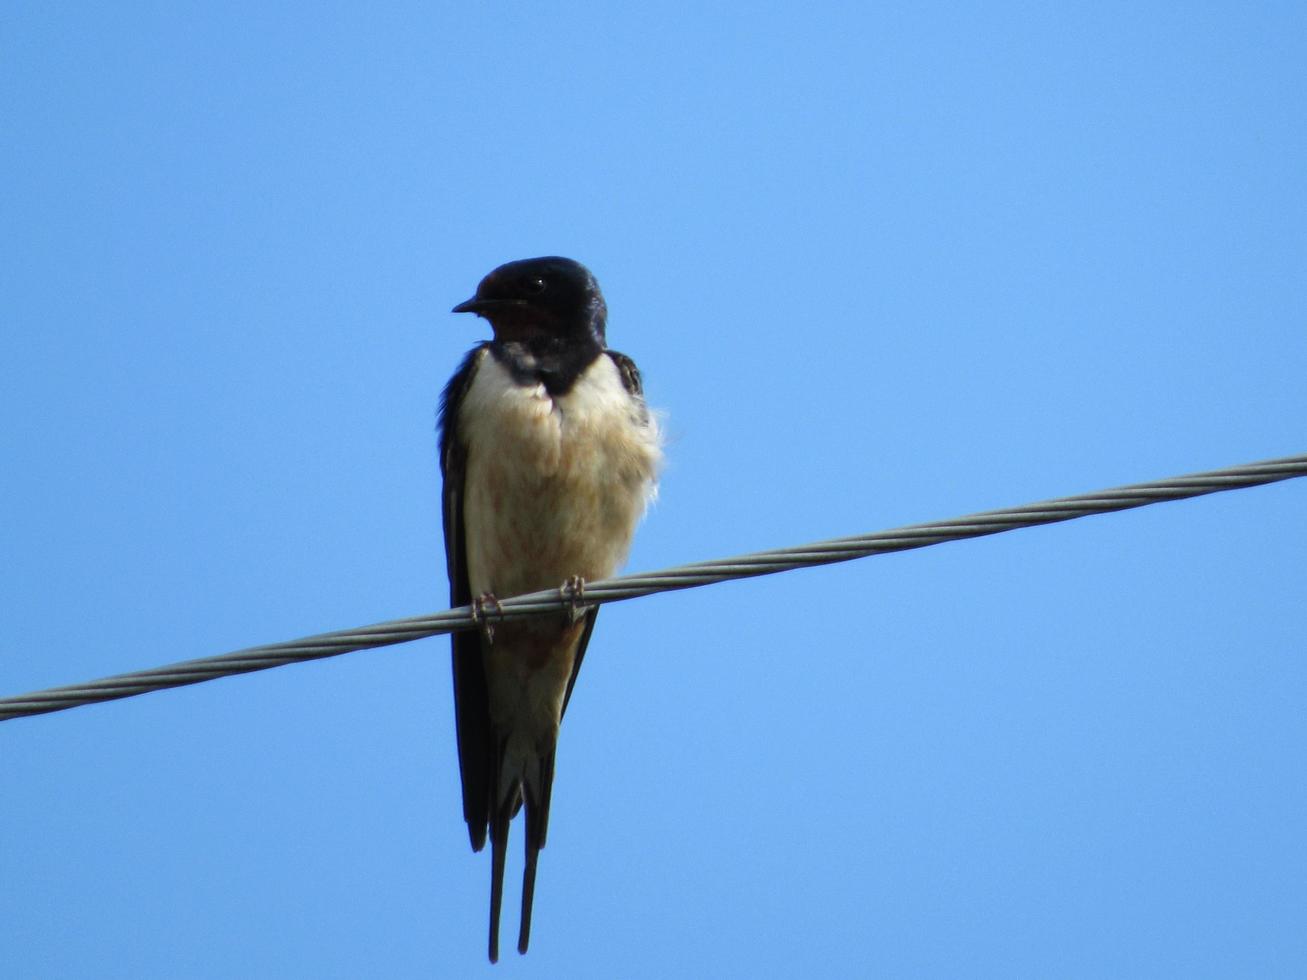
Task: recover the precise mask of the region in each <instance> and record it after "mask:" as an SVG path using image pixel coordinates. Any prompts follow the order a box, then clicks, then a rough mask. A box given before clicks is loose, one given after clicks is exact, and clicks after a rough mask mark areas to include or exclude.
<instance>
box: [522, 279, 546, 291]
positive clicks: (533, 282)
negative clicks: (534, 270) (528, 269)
mask: <svg viewBox="0 0 1307 980" xmlns="http://www.w3.org/2000/svg"><path fill="white" fill-rule="evenodd" d="M525 285H526V291H527V292H528V293H543V292H544V291H545V281H544V280H543V279H541V278H540V277H539V276H536V277H535V278H533V279H528V280H527V281H526V283H525Z"/></svg>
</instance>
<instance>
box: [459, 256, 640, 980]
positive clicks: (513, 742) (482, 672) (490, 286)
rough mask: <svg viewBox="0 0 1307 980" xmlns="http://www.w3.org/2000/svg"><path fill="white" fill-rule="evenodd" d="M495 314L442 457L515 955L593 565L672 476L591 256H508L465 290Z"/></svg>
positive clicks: (471, 779) (590, 616) (479, 794)
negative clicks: (536, 605) (555, 595)
mask: <svg viewBox="0 0 1307 980" xmlns="http://www.w3.org/2000/svg"><path fill="white" fill-rule="evenodd" d="M452 312H454V313H474V314H476V315H477V316H479V317H482V318H484V319H485V320H487V321H488V322H489V324H490V327H491V331H492V337H491V339H490V340H487V341H483V342H481V343H479V344H477V345H476V346H475V347H473V348H472V350H471V351H469V352H468V354H467V356H466V357H465V358H464V359H463V362H462V364H461V365H460V367H459V368H458V370H457V372H456V373H455V374H454V376H453V377H452V378H451V379H450V381H449V383H448V384H447V385H446V386H445V389H444V392H443V394H442V395H441V399H440V421H439V429H440V469H441V477H442V481H443V492H442V504H443V518H444V533H445V558H446V564H447V570H448V574H449V592H450V604H451V605H452V606H455V607H458V606H471V607H472V609H473V612H474V618H477V619H478V620H479V622H480V623H481V629H480V630H467V631H463V632H458V633H454V634H452V641H453V671H454V715H455V728H456V733H457V741H458V761H459V772H460V776H461V780H462V790H463V818H464V820H465V821H466V822H467V829H468V835H469V837H470V839H471V842H472V850H473V851H478V852H479V851H480V850H482V848H484V847H485V844H486V839H487V835H488V836H489V840H490V847H491V885H490V942H489V954H490V962H492V963H494V962H496V961H497V960H498V958H499V918H500V908H501V906H502V902H503V888H504V862H505V856H506V854H507V848H508V830H509V824H510V822H511V821H512V819H513V818H514V817H515V816H516V815H517V813H518V811H519V810H520V809H522V808H523V806H525V809H526V819H525V838H526V860H525V865H524V871H523V879H522V911H521V919H520V926H519V933H518V944H517V948H518V952H519V953H525V952H526V951H527V946H528V943H529V941H530V934H531V909H532V903H533V901H534V894H535V878H536V864H537V861H538V858H539V853H540V849H541V848H542V847H544V845H545V837H546V831H547V829H548V824H549V802H550V793H551V789H552V785H553V778H554V756H555V752H556V749H557V745H558V733H559V726H560V724H561V722H562V718H563V714H564V712H565V711H566V710H567V705H568V701H569V700H570V699H571V696H572V688H573V686H574V685H575V683H576V677H577V672H578V671H579V670H580V668H581V661H582V658H583V657H584V656H585V651H586V647H587V646H588V645H589V642H590V636H591V634H592V633H593V631H594V626H595V619H596V617H597V615H598V608H597V607H594V606H592V607H589V608H587V607H586V606H585V605H584V602H583V599H584V583H585V581H586V580H594V579H600V578H606V577H608V576H610V575H612V574H613V573H614V572H615V571H616V570H617V568H618V567H619V566H620V565H621V564H622V563H623V562H624V561H625V559H626V555H627V552H628V550H629V548H630V545H631V540H632V537H633V535H634V532H635V527H636V525H637V524H638V523H639V521H640V520H641V518H642V517H643V515H644V512H645V510H646V508H647V506H648V504H649V503H650V501H651V500H652V499H653V497H654V495H655V493H656V487H657V477H658V472H659V469H660V467H661V464H662V439H661V435H660V432H659V424H658V418H657V417H656V416H655V414H654V413H653V412H651V411H650V409H649V407H648V406H647V405H646V403H645V399H644V389H643V385H642V381H641V377H640V372H639V371H638V369H637V368H636V366H635V362H634V361H632V360H631V358H629V357H627V356H626V355H625V354H620V353H618V352H617V351H614V350H610V349H608V345H607V338H606V327H607V317H608V309H607V305H606V304H605V302H604V297H603V294H602V292H601V291H600V289H599V284H598V282H597V281H596V280H595V277H594V276H593V275H592V274H591V272H590V271H589V270H588V269H587V268H586V267H585V266H583V265H582V264H581V263H579V262H576V261H574V260H572V259H567V258H563V257H561V256H543V257H540V258H533V259H521V260H518V261H515V262H508V263H505V264H504V265H501V266H499V267H497V268H495V269H494V270H492V271H491V272H490V273H489V274H487V275H486V276H485V278H483V279H482V280H481V282H480V283H479V284H478V286H477V289H476V294H475V295H474V296H473V297H472V298H471V299H469V300H467V301H465V302H463V303H460V304H458V305H457V306H455V307H454V309H453V311H452ZM555 587H556V588H558V589H559V590H560V592H561V594H562V596H563V597H564V599H566V600H570V601H569V602H568V603H567V605H566V606H565V607H564V608H563V611H562V612H560V613H556V614H550V615H542V616H534V617H530V618H526V619H514V620H511V621H501V622H495V623H492V622H491V618H490V617H489V616H488V615H487V610H490V609H495V608H497V607H498V597H505V598H506V597H508V596H513V595H519V594H522V593H527V592H536V591H541V590H544V589H552V588H555Z"/></svg>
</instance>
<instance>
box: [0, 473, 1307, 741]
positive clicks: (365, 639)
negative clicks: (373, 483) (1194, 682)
mask: <svg viewBox="0 0 1307 980" xmlns="http://www.w3.org/2000/svg"><path fill="white" fill-rule="evenodd" d="M1299 476H1307V455H1302V456H1286V457H1284V458H1283V459H1271V460H1266V461H1265V462H1261V463H1248V464H1246V465H1244V466H1233V467H1230V468H1229V469H1223V470H1212V471H1210V472H1207V473H1193V474H1189V475H1187V476H1177V477H1172V478H1170V479H1167V480H1157V481H1155V482H1153V483H1137V484H1133V485H1131V486H1124V487H1115V488H1113V489H1111V490H1099V491H1096V492H1094V493H1086V494H1080V495H1079V496H1075V497H1060V498H1057V499H1055V500H1044V501H1041V502H1039V503H1034V504H1026V505H1025V506H1023V507H1010V508H1007V509H1005V510H990V511H984V512H982V513H979V514H969V515H967V516H965V517H955V518H953V519H951V520H945V521H931V522H929V523H926V524H912V525H909V526H907V527H899V528H894V529H893V530H889V531H877V532H874V533H872V534H862V535H857V536H855V537H851V538H836V539H835V540H833V541H819V542H816V543H813V544H805V545H798V546H796V547H792V548H778V549H776V550H774V551H761V552H757V553H755V554H751V555H739V556H737V557H735V558H718V559H713V560H710V561H701V562H695V563H693V564H689V565H681V566H679V567H676V568H667V569H663V570H662V571H656V572H644V573H641V574H637V575H624V576H621V577H618V578H610V579H603V580H602V581H598V582H588V583H586V585H585V591H584V603H585V604H586V605H598V604H600V603H604V602H616V601H618V600H621V599H634V598H636V597H637V596H644V595H650V594H652V593H655V592H668V591H671V590H673V589H688V588H693V587H695V586H699V585H711V584H712V583H714V582H725V581H728V580H730V579H738V578H750V577H752V576H755V575H770V574H772V573H774V572H788V571H790V570H792V569H795V568H806V567H809V566H812V565H828V564H832V563H834V562H841V561H850V560H852V559H854V558H865V557H867V556H868V555H879V554H885V553H887V552H892V551H907V550H910V549H912V548H924V547H927V546H928V545H933V544H942V543H943V542H945V541H958V540H961V539H963V538H978V537H983V536H984V535H987V534H998V533H1000V532H1002V531H1011V530H1015V529H1016V528H1021V527H1034V526H1036V525H1040V524H1055V523H1057V522H1059V521H1070V520H1074V519H1075V518H1078V517H1087V516H1089V515H1091V514H1105V513H1108V512H1111V511H1118V510H1129V509H1131V508H1133V507H1144V506H1146V505H1148V504H1155V503H1160V502H1162V501H1165V500H1184V499H1186V498H1188V497H1199V496H1202V495H1203V494H1208V493H1219V492H1220V491H1223V490H1238V489H1240V488H1243V487H1255V486H1259V485H1261V484H1264V483H1275V482H1278V481H1280V480H1289V479H1292V478H1294V477H1299ZM569 602H570V600H569V599H568V598H566V597H565V596H563V595H562V594H561V593H560V591H559V590H557V589H550V590H546V591H544V592H533V593H531V594H530V595H523V596H517V597H515V598H511V599H504V600H502V602H501V603H500V609H499V610H498V611H496V612H495V613H494V614H493V615H491V616H488V617H487V618H488V619H490V620H491V621H499V620H500V619H501V618H502V619H518V618H520V617H523V616H531V615H537V614H540V613H559V612H561V611H562V610H563V609H564V608H566V607H567V606H568V605H569ZM475 625H476V623H475V621H474V620H473V618H472V610H471V609H470V608H469V607H468V606H460V607H458V608H457V609H448V610H445V611H444V612H439V613H435V614H433V615H430V616H416V617H413V618H412V619H397V620H392V621H391V622H387V623H377V624H375V625H372V626H363V627H359V628H358V629H350V630H339V631H337V632H334V633H320V634H318V635H317V636H309V637H305V638H304V639H301V640H290V641H287V642H285V643H270V644H268V645H267V646H259V647H250V648H249V649H247V650H239V651H237V652H235V653H227V654H222V655H221V656H216V657H203V658H201V659H199V660H185V661H182V662H181V663H176V664H169V665H168V666H165V667H155V668H152V669H150V670H140V671H135V672H133V673H130V674H118V675H116V676H113V677H105V678H103V679H101V680H96V681H89V682H87V683H85V684H76V685H71V686H68V687H55V688H50V689H49V690H45V691H34V692H33V693H31V694H20V695H18V696H16V697H10V698H0V721H5V720H8V719H10V718H21V717H24V716H26V715H38V714H44V713H45V712H49V711H62V710H64V709H65V708H75V707H77V706H79V705H83V704H92V703H94V702H97V701H112V700H114V699H116V698H126V697H131V696H133V695H136V694H145V693H146V692H148V691H159V690H163V689H164V688H169V687H181V686H183V685H185V684H198V683H199V682H201V681H209V680H213V679H215V678H218V677H226V676H228V675H231V674H244V673H249V672H250V671H254V670H266V669H268V668H269V667H280V666H282V665H284V664H292V663H300V662H302V661H305V660H318V659H321V658H323V657H334V656H336V655H337V654H341V653H350V652H352V651H354V650H366V649H369V648H372V647H383V646H390V645H392V644H395V643H406V642H408V641H409V640H419V639H422V638H423V637H427V636H435V635H437V634H440V633H452V632H455V631H457V630H462V629H470V628H472V627H473V626H475Z"/></svg>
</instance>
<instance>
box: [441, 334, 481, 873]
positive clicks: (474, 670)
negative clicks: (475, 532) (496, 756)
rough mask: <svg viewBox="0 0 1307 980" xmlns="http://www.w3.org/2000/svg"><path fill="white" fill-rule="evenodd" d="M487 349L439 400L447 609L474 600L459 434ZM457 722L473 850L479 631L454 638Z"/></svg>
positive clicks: (477, 826) (477, 798)
mask: <svg viewBox="0 0 1307 980" xmlns="http://www.w3.org/2000/svg"><path fill="white" fill-rule="evenodd" d="M484 347H485V345H484V344H483V345H481V346H479V347H474V348H473V349H472V350H471V351H470V352H469V353H468V355H467V357H466V358H464V360H463V363H462V364H461V365H460V366H459V369H458V372H457V373H456V374H455V375H454V376H453V377H452V378H451V379H450V381H449V384H447V385H446V386H445V391H444V394H442V395H441V396H440V474H441V477H442V478H443V481H442V482H443V484H444V494H443V504H444V506H443V508H442V511H443V518H444V526H445V563H446V566H447V569H448V571H449V604H450V605H451V606H465V605H467V604H468V603H469V602H471V601H472V595H471V588H470V586H469V584H468V571H467V549H466V547H465V546H464V541H463V480H464V477H465V475H466V469H467V452H466V450H465V449H464V448H463V447H462V445H460V443H459V440H458V438H457V437H456V433H455V429H456V428H457V426H458V411H459V407H460V406H461V405H462V402H463V396H464V395H466V394H467V389H468V387H469V386H470V384H471V382H472V376H473V375H474V374H475V373H476V367H477V362H478V360H479V359H480V355H481V351H482V350H483V349H484ZM452 640H453V649H454V656H453V663H454V719H455V727H456V729H457V732H458V768H459V772H460V773H461V774H462V777H463V819H464V820H466V821H467V832H468V836H469V837H470V838H471V840H472V849H473V850H474V851H479V850H481V848H483V847H485V845H486V830H487V827H488V824H489V822H490V779H491V772H492V764H493V760H492V759H491V758H490V751H491V746H492V743H491V737H490V708H489V705H490V697H489V693H488V690H487V687H486V671H485V665H484V663H483V662H482V659H481V637H480V636H479V635H478V634H477V632H476V631H475V630H463V631H462V632H459V633H455V634H454V635H453V637H452Z"/></svg>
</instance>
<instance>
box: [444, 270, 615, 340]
mask: <svg viewBox="0 0 1307 980" xmlns="http://www.w3.org/2000/svg"><path fill="white" fill-rule="evenodd" d="M454 312H455V313H475V314H477V315H478V316H483V317H485V318H486V319H487V320H489V321H490V326H491V327H492V328H494V331H495V339H496V340H497V341H501V342H512V341H520V342H526V343H528V344H530V343H531V342H532V341H554V342H558V341H564V342H571V341H581V342H583V343H598V345H599V346H600V347H603V346H604V325H605V321H606V319H607V316H608V308H607V307H606V306H605V305H604V297H603V294H602V293H601V292H599V283H597V282H596V281H595V277H594V276H592V275H591V274H590V270H589V269H587V268H586V267H585V266H583V265H582V264H581V263H580V262H574V261H573V260H572V259H565V258H562V257H561V256H557V255H546V256H544V257H542V258H538V259H519V260H518V261H516V262H507V263H505V264H504V265H501V266H500V267H499V268H497V269H495V270H494V271H493V272H491V273H490V274H489V275H488V276H486V277H485V278H484V279H482V280H481V284H480V285H479V286H477V291H476V295H475V296H473V297H472V298H471V299H470V300H468V301H467V302H465V303H459V304H458V305H457V306H456V307H454Z"/></svg>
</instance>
